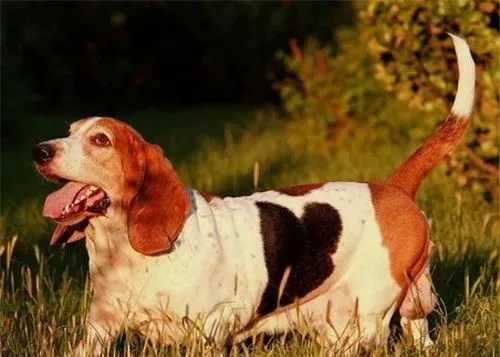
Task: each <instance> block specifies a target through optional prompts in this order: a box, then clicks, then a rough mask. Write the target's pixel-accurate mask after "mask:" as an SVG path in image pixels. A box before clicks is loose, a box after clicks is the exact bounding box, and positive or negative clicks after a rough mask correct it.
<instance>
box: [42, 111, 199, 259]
mask: <svg viewBox="0 0 500 357" xmlns="http://www.w3.org/2000/svg"><path fill="white" fill-rule="evenodd" d="M32 156H33V160H34V162H35V166H36V168H37V170H38V172H39V173H40V174H41V175H42V176H43V177H44V178H45V179H47V180H50V181H54V182H64V183H66V184H65V185H64V186H63V187H62V188H61V189H59V190H58V191H56V192H53V193H51V194H50V195H49V196H48V197H47V199H46V201H45V206H44V209H43V214H44V216H46V217H49V218H52V219H54V220H55V221H56V222H57V223H58V226H57V228H56V230H55V232H54V235H53V236H52V240H51V244H53V243H55V242H57V241H66V242H72V241H75V240H78V239H80V238H83V237H84V233H83V231H84V229H85V228H86V226H87V224H88V223H89V220H92V219H93V218H95V217H97V216H106V215H107V214H108V212H110V211H114V212H123V213H124V214H125V215H126V217H127V233H128V239H129V241H130V244H131V246H132V247H133V248H134V249H135V250H137V251H138V252H141V253H143V254H155V253H159V252H164V251H167V250H168V249H169V248H170V246H171V244H172V242H173V241H174V240H175V239H176V237H177V235H178V234H179V232H180V230H181V228H182V225H183V223H184V221H185V219H186V217H187V215H188V212H189V208H190V201H189V198H188V195H187V193H186V191H185V188H184V186H183V185H182V183H181V182H180V181H179V179H178V177H177V174H176V173H175V171H174V169H173V168H172V165H171V164H170V162H169V161H168V160H167V159H166V158H165V157H164V156H163V152H162V150H161V148H160V147H159V146H157V145H152V144H149V143H148V142H146V141H145V140H144V139H143V138H142V137H141V135H140V134H138V133H137V132H136V131H135V130H134V129H132V128H131V127H130V126H128V125H127V124H125V123H122V122H120V121H118V120H116V119H111V118H100V117H97V118H88V119H82V120H79V121H77V122H75V123H73V124H72V125H71V127H70V131H69V135H68V137H65V138H60V139H54V140H49V141H45V142H42V143H40V144H38V145H36V146H35V147H34V148H33V150H32Z"/></svg>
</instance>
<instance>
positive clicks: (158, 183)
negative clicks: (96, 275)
mask: <svg viewBox="0 0 500 357" xmlns="http://www.w3.org/2000/svg"><path fill="white" fill-rule="evenodd" d="M99 124H101V125H103V126H106V127H107V128H108V129H109V130H111V131H112V133H113V134H114V142H113V146H114V147H115V150H116V152H118V153H119V154H120V155H122V158H121V162H122V167H121V168H119V169H121V170H123V174H124V175H123V176H124V177H125V181H124V182H123V183H122V187H123V194H122V195H121V197H122V204H123V205H124V207H125V208H128V237H129V241H130V244H131V246H132V248H134V249H135V250H137V251H138V252H140V253H143V254H156V253H161V252H164V251H167V250H168V249H170V247H171V245H172V243H173V242H174V241H175V239H176V238H177V236H178V234H179V233H180V230H181V229H182V226H183V224H184V221H185V220H186V218H187V215H188V213H189V208H190V206H191V203H190V201H189V197H188V195H187V193H186V191H185V188H184V185H182V183H181V182H180V180H179V178H178V177H177V174H176V172H175V171H174V169H173V167H172V165H171V163H170V162H169V161H168V160H167V158H166V157H165V156H164V155H163V151H162V149H161V148H160V147H159V146H158V145H152V144H149V143H148V142H146V141H145V140H144V139H142V137H141V136H140V135H139V134H138V133H137V132H136V131H135V130H134V129H132V128H131V127H130V126H129V125H126V124H124V123H120V122H118V121H116V120H114V119H111V118H104V119H101V120H100V121H99Z"/></svg>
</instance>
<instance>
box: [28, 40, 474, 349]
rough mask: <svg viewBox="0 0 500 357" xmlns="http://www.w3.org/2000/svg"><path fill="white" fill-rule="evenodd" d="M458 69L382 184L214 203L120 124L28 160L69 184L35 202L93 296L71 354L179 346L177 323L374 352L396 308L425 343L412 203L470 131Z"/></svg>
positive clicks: (470, 78)
mask: <svg viewBox="0 0 500 357" xmlns="http://www.w3.org/2000/svg"><path fill="white" fill-rule="evenodd" d="M452 39H453V42H454V45H455V50H456V54H457V58H458V64H459V83H458V90H457V95H456V98H455V102H454V104H453V107H452V109H451V112H450V114H449V116H448V118H447V119H446V121H445V122H444V124H443V125H442V126H441V127H440V128H439V129H438V130H437V131H436V132H435V133H434V134H433V135H432V136H431V137H430V138H429V139H427V141H425V142H424V143H423V145H421V146H420V147H419V148H418V150H417V151H416V152H415V153H413V154H412V155H411V156H410V157H409V158H408V159H407V160H406V161H405V162H404V163H403V164H402V165H401V166H400V167H399V168H398V169H397V170H396V171H395V172H394V173H393V174H392V176H390V178H389V179H387V180H386V181H384V182H368V183H358V182H329V183H323V184H310V185H299V186H292V187H285V188H280V189H275V190H270V191H266V192H256V193H253V194H251V195H249V196H241V197H217V196H214V195H210V194H207V193H204V192H201V191H198V190H196V189H193V188H189V187H185V186H184V185H183V184H182V183H181V181H180V180H179V178H178V176H177V175H176V172H175V171H174V169H173V167H172V165H171V164H170V162H169V161H168V159H167V158H165V157H164V155H163V152H162V150H161V149H160V147H159V146H157V145H152V144H150V143H148V142H147V141H146V140H145V139H143V137H142V136H141V135H140V134H139V133H137V132H136V131H135V130H134V129H133V128H131V127H130V126H128V125H127V124H125V123H123V122H120V121H118V120H115V119H112V118H103V117H92V118H87V119H82V120H79V121H76V122H75V123H73V124H72V125H71V127H70V131H69V136H68V137H65V138H60V139H54V140H50V141H45V142H43V143H40V144H38V145H37V146H36V147H35V148H34V149H33V151H32V155H33V158H34V161H35V165H36V168H37V170H38V171H39V173H40V174H41V175H42V176H43V177H44V178H45V179H47V180H51V181H55V182H66V184H65V185H64V186H63V187H62V188H60V189H59V190H58V191H56V192H54V193H52V194H50V195H49V196H48V197H47V198H46V201H45V205H44V208H43V215H44V216H45V217H49V218H52V219H54V220H55V221H56V222H57V228H56V229H55V232H54V234H53V236H52V239H51V244H54V243H56V242H64V243H68V242H73V241H76V240H79V239H81V238H84V237H86V238H87V239H86V248H87V251H88V255H89V274H90V278H91V282H92V289H93V297H92V302H91V306H90V311H89V312H88V314H87V317H86V332H85V336H84V337H83V340H82V342H81V343H80V345H79V346H78V348H77V351H76V352H75V353H79V354H84V353H85V352H91V353H93V354H95V355H98V354H100V353H101V352H102V351H103V349H104V348H106V346H108V345H109V343H110V342H111V341H113V339H114V337H116V336H117V334H119V332H120V331H121V330H122V329H123V328H124V327H132V328H136V329H138V330H139V331H140V332H141V333H143V334H145V335H147V336H148V337H149V338H150V339H152V340H153V341H157V342H159V343H166V344H172V343H176V342H179V341H182V339H183V336H184V333H185V324H184V323H183V322H185V320H186V319H188V320H189V321H191V322H192V323H193V324H196V326H198V329H199V330H200V331H202V332H203V335H205V336H209V337H211V338H212V339H213V341H215V343H216V346H219V347H221V348H222V347H223V346H225V345H227V344H228V343H236V342H238V341H241V340H243V339H245V338H247V337H248V336H252V335H255V334H258V333H271V334H272V333H279V332H284V331H289V330H291V329H295V328H300V326H302V324H306V325H307V326H308V327H309V328H311V329H312V330H314V331H315V332H317V336H318V338H320V339H321V343H324V344H325V346H327V347H331V348H332V349H333V348H336V347H335V346H339V345H349V346H352V345H353V342H355V344H356V345H358V346H365V347H370V346H374V345H376V344H380V343H386V342H387V339H388V334H389V322H390V319H391V317H392V316H393V314H394V313H396V312H399V314H400V315H401V323H402V325H403V326H404V329H403V330H404V331H405V332H406V333H408V334H411V335H412V336H413V338H414V341H415V343H417V344H419V345H421V346H428V345H431V344H432V341H431V339H430V337H429V334H428V325H427V320H426V315H427V314H429V313H430V312H431V311H432V310H433V308H434V304H435V302H436V297H435V295H434V294H433V291H432V287H431V284H432V283H431V281H430V274H429V256H430V252H431V245H432V244H431V241H430V238H429V227H428V223H427V220H426V218H425V217H424V215H423V214H422V213H421V211H420V210H419V209H418V207H417V206H416V204H415V193H416V191H417V189H418V187H419V185H420V183H421V181H422V180H423V179H424V177H425V176H426V174H427V172H428V171H429V170H431V169H432V168H433V167H434V166H435V165H436V164H437V163H438V162H439V161H440V160H441V159H442V158H443V157H444V156H445V155H446V154H447V153H448V152H449V151H450V150H452V149H453V148H454V147H455V146H456V145H457V143H458V142H459V140H460V138H461V137H462V135H463V133H464V132H465V130H466V128H467V125H468V121H469V120H468V118H469V117H470V115H471V111H472V109H473V101H474V86H475V65H474V62H473V60H472V57H471V54H470V52H469V47H468V46H467V43H466V42H465V41H464V40H462V39H460V38H458V37H456V36H453V35H452Z"/></svg>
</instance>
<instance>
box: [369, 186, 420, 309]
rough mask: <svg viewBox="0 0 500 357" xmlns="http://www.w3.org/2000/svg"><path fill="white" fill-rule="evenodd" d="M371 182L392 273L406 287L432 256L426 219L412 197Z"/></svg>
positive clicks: (390, 187) (400, 284) (374, 204)
mask: <svg viewBox="0 0 500 357" xmlns="http://www.w3.org/2000/svg"><path fill="white" fill-rule="evenodd" d="M368 186H369V187H370V191H371V195H372V201H373V206H374V208H375V216H376V218H377V222H378V224H379V227H380V231H381V234H382V239H383V242H384V245H385V246H386V247H387V249H388V250H389V259H390V267H391V275H392V277H393V278H394V280H396V282H397V283H398V284H399V286H401V287H402V288H403V289H405V290H406V289H407V287H408V285H409V284H410V283H411V282H412V281H413V280H414V279H415V278H416V276H417V275H418V273H419V272H420V271H421V270H422V269H423V267H424V266H425V263H426V262H427V260H428V257H429V244H430V240H429V228H428V225H427V220H426V219H425V217H424V216H423V214H422V213H421V212H420V210H419V209H418V208H417V206H416V205H415V203H414V202H413V200H412V199H411V198H410V197H408V196H407V195H406V194H405V193H404V192H403V191H401V190H400V189H398V188H397V187H392V186H390V185H386V184H376V183H369V184H368ZM405 294H406V293H405V292H404V293H403V294H402V299H404V296H405ZM401 302H402V300H401Z"/></svg>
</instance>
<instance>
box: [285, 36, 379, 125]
mask: <svg viewBox="0 0 500 357" xmlns="http://www.w3.org/2000/svg"><path fill="white" fill-rule="evenodd" d="M336 36H337V40H338V48H335V49H334V48H332V46H321V45H320V44H319V43H318V42H317V41H316V40H314V39H308V40H307V41H306V43H305V45H304V46H303V48H300V47H299V45H298V43H297V41H296V40H291V41H290V49H291V54H286V53H285V52H283V51H280V52H278V55H277V56H278V59H280V60H281V61H282V62H283V63H284V65H285V67H286V69H287V71H288V72H289V74H290V77H289V78H287V79H285V80H284V81H282V82H279V83H277V84H276V85H275V88H276V89H277V90H278V91H279V93H280V96H281V99H282V101H283V104H284V107H285V109H286V110H287V112H288V113H289V114H290V115H291V116H292V117H293V118H296V119H298V118H309V119H310V120H319V121H320V122H326V123H330V124H331V123H334V124H335V126H334V127H335V128H343V127H345V126H347V125H351V124H352V120H351V119H353V118H355V119H357V120H358V124H359V122H366V121H368V120H373V119H374V118H376V116H377V114H378V112H379V108H380V107H381V105H382V103H383V100H384V93H383V90H382V88H381V86H380V85H379V83H378V82H377V80H376V78H375V75H374V71H373V65H372V62H373V60H372V58H371V56H370V54H369V52H368V50H367V47H366V46H364V45H362V44H361V45H360V42H363V41H362V39H361V38H360V37H359V36H360V33H359V31H358V30H357V29H355V28H354V29H342V30H338V31H337V34H336Z"/></svg>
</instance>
